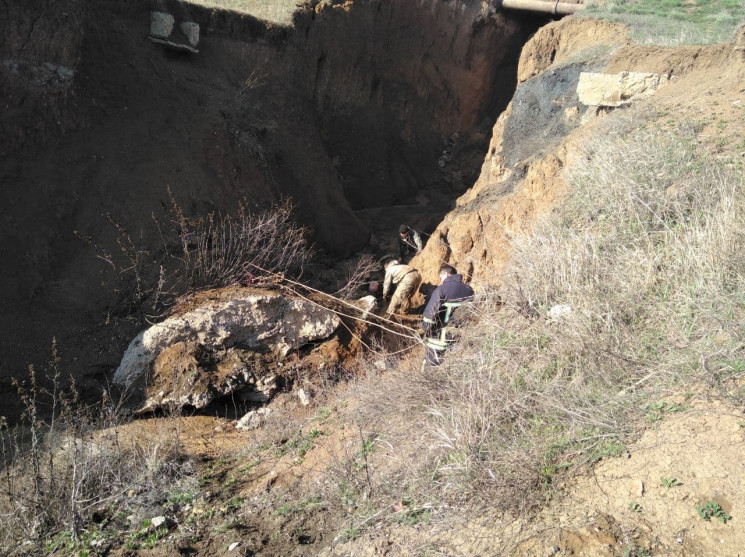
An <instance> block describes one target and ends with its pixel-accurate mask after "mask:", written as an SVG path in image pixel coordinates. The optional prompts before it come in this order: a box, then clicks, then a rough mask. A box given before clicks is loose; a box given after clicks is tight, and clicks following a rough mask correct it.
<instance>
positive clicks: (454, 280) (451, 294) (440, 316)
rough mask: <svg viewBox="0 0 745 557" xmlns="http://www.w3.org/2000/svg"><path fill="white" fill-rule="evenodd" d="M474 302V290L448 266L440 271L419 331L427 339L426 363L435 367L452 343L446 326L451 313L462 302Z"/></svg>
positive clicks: (450, 319) (444, 266)
mask: <svg viewBox="0 0 745 557" xmlns="http://www.w3.org/2000/svg"><path fill="white" fill-rule="evenodd" d="M471 299H473V288H471V287H470V286H468V285H467V284H464V283H463V276H462V275H459V274H458V273H457V271H456V270H455V267H453V266H452V265H448V264H447V263H446V264H445V265H443V266H442V267H440V286H438V287H437V288H436V289H435V291H434V292H432V296H430V298H429V301H428V302H427V306H426V307H425V308H424V318H423V323H422V328H423V329H424V334H425V336H426V338H425V341H424V345H425V346H426V352H425V358H424V361H425V363H427V364H429V365H431V366H438V365H440V364H441V363H442V358H443V356H444V354H445V350H446V349H447V348H448V347H449V346H450V345H451V344H452V343H453V339H452V337H450V336H449V334H448V330H447V326H448V324H449V323H452V317H453V312H454V311H455V309H456V308H457V307H458V306H460V305H461V304H462V303H463V302H466V301H468V300H471Z"/></svg>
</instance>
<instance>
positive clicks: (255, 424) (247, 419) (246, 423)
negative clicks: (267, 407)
mask: <svg viewBox="0 0 745 557" xmlns="http://www.w3.org/2000/svg"><path fill="white" fill-rule="evenodd" d="M260 426H261V416H260V415H259V414H258V412H256V410H251V411H250V412H248V413H247V414H246V415H245V416H243V417H242V418H241V419H240V420H238V423H236V424H235V428H236V429H242V430H243V431H249V430H252V429H258V428H259V427H260Z"/></svg>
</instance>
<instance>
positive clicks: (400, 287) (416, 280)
mask: <svg viewBox="0 0 745 557" xmlns="http://www.w3.org/2000/svg"><path fill="white" fill-rule="evenodd" d="M421 282H422V275H421V274H419V271H418V270H416V269H415V268H414V267H410V266H409V265H403V264H401V263H399V262H398V260H397V259H392V260H391V261H389V262H388V263H386V264H385V281H384V282H383V300H386V299H387V298H388V295H389V294H390V293H391V289H392V288H393V287H394V286H395V291H394V292H393V295H392V296H391V303H390V304H389V305H388V311H386V315H388V316H390V315H392V314H394V313H396V310H398V309H399V308H400V309H401V311H402V312H406V311H407V310H408V309H409V307H410V305H411V298H412V296H414V294H415V293H416V291H417V289H418V288H419V285H420V284H421Z"/></svg>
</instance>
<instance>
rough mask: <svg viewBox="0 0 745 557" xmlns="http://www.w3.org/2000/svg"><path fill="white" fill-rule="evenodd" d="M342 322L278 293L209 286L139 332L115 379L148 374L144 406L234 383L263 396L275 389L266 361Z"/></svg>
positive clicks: (199, 399) (228, 388) (250, 396)
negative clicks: (208, 290)
mask: <svg viewBox="0 0 745 557" xmlns="http://www.w3.org/2000/svg"><path fill="white" fill-rule="evenodd" d="M339 323H340V321H339V318H338V317H337V315H336V314H335V313H334V312H332V311H330V310H327V309H325V308H322V307H320V306H318V305H316V304H314V303H312V302H309V301H306V300H302V299H299V298H292V297H288V296H284V295H281V294H279V293H276V292H269V291H258V290H248V289H232V290H229V291H222V292H221V291H214V292H213V294H212V295H209V294H207V295H203V296H201V297H199V298H197V299H196V300H192V301H190V303H189V304H188V307H187V308H185V309H184V310H182V311H181V312H180V313H178V314H177V315H174V316H172V317H169V318H168V319H166V320H164V321H162V322H161V323H158V324H156V325H153V326H152V327H150V328H149V329H147V330H145V331H143V332H141V333H140V334H139V335H137V336H136V337H135V338H134V340H132V342H131V343H130V345H129V347H128V348H127V350H126V352H125V353H124V356H123V357H122V361H121V363H120V364H119V368H118V369H117V370H116V372H115V373H114V383H115V384H117V385H119V386H121V387H123V388H125V389H126V388H129V387H131V386H132V385H133V383H135V381H137V380H138V379H140V378H143V377H146V381H145V385H144V389H145V394H146V395H147V400H146V402H145V404H144V405H143V407H142V410H152V409H155V408H157V407H160V406H165V405H169V406H170V405H175V406H179V407H180V406H184V405H187V404H188V405H191V406H195V407H198V408H201V407H204V406H205V405H207V404H208V403H209V402H211V401H212V400H214V399H215V398H217V397H220V396H224V395H227V394H230V393H232V392H235V391H239V390H243V391H244V393H243V394H244V395H245V396H241V398H243V399H245V400H255V401H265V400H268V398H270V397H271V395H272V394H273V393H274V389H275V384H274V378H273V377H271V375H268V374H267V373H266V370H267V369H268V366H267V364H268V363H270V362H276V361H278V360H281V359H282V358H284V357H285V356H287V355H288V354H289V353H290V352H291V351H293V350H296V349H298V348H300V347H301V346H303V345H305V344H307V343H309V342H312V341H315V340H320V339H324V338H327V337H329V336H330V335H331V334H332V333H333V332H334V330H336V328H337V327H338V326H339ZM259 370H262V371H261V373H260V372H259ZM146 374H147V375H146ZM239 394H240V393H239Z"/></svg>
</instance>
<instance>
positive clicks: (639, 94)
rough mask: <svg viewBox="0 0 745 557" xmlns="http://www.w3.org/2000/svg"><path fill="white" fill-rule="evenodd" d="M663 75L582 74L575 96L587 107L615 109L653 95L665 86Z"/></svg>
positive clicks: (665, 76) (665, 80) (665, 77)
mask: <svg viewBox="0 0 745 557" xmlns="http://www.w3.org/2000/svg"><path fill="white" fill-rule="evenodd" d="M667 81H668V76H667V75H665V74H656V73H643V72H620V73H618V74H605V73H592V72H582V73H581V74H580V76H579V84H578V85H577V95H578V96H579V100H580V102H581V103H582V104H586V105H588V106H603V107H617V106H623V105H626V104H629V103H630V102H631V100H632V99H633V100H639V99H643V98H646V97H649V96H650V95H652V94H654V92H655V91H657V89H659V88H660V87H662V86H663V85H665V84H666V83H667Z"/></svg>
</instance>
